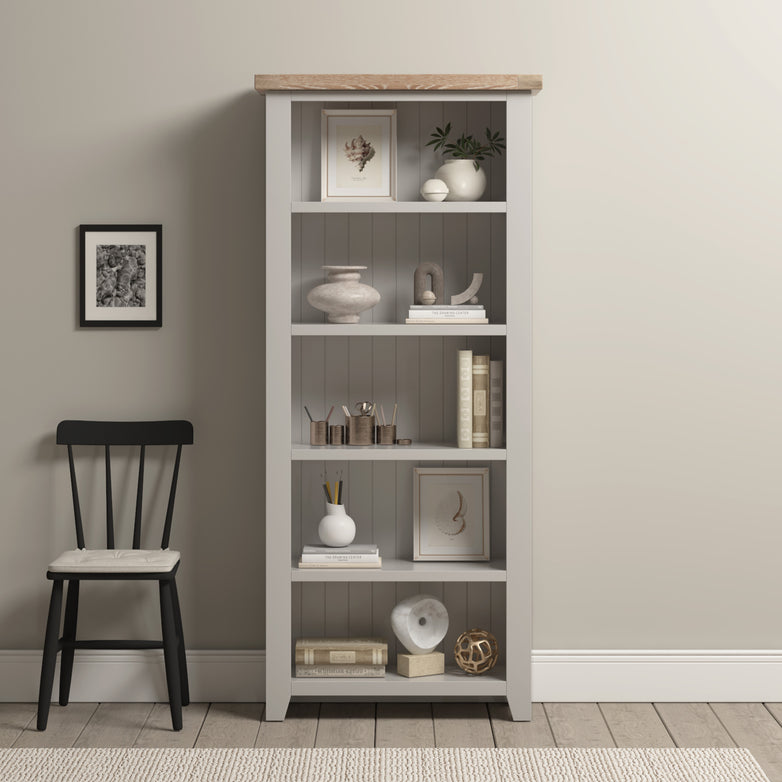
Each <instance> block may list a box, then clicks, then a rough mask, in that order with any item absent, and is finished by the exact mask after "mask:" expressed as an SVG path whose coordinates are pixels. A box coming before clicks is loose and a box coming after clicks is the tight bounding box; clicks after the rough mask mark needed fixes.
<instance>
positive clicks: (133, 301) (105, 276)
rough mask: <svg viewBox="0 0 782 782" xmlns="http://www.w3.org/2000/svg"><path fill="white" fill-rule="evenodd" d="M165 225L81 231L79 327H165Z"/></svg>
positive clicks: (84, 228) (90, 227) (84, 227)
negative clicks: (163, 306) (162, 263)
mask: <svg viewBox="0 0 782 782" xmlns="http://www.w3.org/2000/svg"><path fill="white" fill-rule="evenodd" d="M162 234H163V227H162V226H161V225H81V226H79V255H80V259H79V277H80V297H79V298H80V325H81V326H98V327H106V326H109V327H138V326H151V327H159V326H161V325H162V284H161V283H162V273H161V272H162V267H161V261H162V257H161V256H162Z"/></svg>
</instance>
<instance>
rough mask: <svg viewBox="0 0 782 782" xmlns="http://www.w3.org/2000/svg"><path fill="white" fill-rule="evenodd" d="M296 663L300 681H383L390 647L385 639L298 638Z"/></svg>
mask: <svg viewBox="0 0 782 782" xmlns="http://www.w3.org/2000/svg"><path fill="white" fill-rule="evenodd" d="M294 663H295V667H296V670H295V672H296V676H297V677H299V678H309V679H314V678H319V679H324V678H325V679H345V678H361V679H367V678H369V679H380V678H382V677H384V676H385V675H386V666H387V665H388V644H387V643H386V642H385V641H384V640H383V639H382V638H299V639H297V641H296V649H295V657H294Z"/></svg>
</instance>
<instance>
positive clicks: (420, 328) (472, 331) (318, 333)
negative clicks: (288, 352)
mask: <svg viewBox="0 0 782 782" xmlns="http://www.w3.org/2000/svg"><path fill="white" fill-rule="evenodd" d="M507 334H508V327H507V326H506V325H505V324H504V323H477V324H475V325H474V326H471V325H470V324H469V323H443V324H439V323H293V324H291V335H292V336H294V337H505V336H507Z"/></svg>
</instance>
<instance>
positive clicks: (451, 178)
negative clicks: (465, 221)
mask: <svg viewBox="0 0 782 782" xmlns="http://www.w3.org/2000/svg"><path fill="white" fill-rule="evenodd" d="M435 176H436V177H437V178H438V179H442V180H443V182H445V184H446V185H448V196H447V197H446V199H445V200H446V201H478V200H479V199H480V197H481V196H482V195H483V192H484V190H486V174H485V173H484V171H483V169H482V168H480V167H479V168H478V170H477V171H476V170H475V164H474V162H473V161H472V160H465V159H462V158H458V159H455V160H446V161H445V163H443V165H442V166H440V168H438V169H437V173H436V174H435Z"/></svg>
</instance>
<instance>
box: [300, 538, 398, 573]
mask: <svg viewBox="0 0 782 782" xmlns="http://www.w3.org/2000/svg"><path fill="white" fill-rule="evenodd" d="M382 564H383V560H382V558H381V556H380V551H379V550H378V547H377V546H376V545H375V544H374V543H351V544H350V545H349V546H340V547H338V548H334V547H332V546H304V548H302V550H301V559H300V560H299V567H300V568H328V567H333V568H343V567H357V568H360V567H364V568H373V567H374V568H377V567H380V566H381V565H382Z"/></svg>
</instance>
